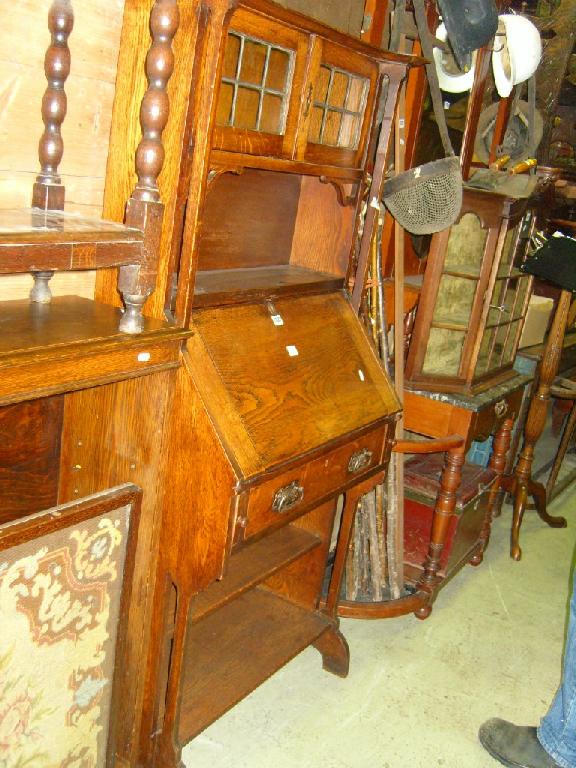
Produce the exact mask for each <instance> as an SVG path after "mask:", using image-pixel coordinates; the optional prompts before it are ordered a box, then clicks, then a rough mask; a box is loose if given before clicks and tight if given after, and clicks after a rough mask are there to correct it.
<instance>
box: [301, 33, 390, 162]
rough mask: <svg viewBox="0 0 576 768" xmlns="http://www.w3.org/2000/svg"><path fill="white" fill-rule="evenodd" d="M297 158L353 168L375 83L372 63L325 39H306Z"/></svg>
mask: <svg viewBox="0 0 576 768" xmlns="http://www.w3.org/2000/svg"><path fill="white" fill-rule="evenodd" d="M309 73H310V74H309V80H308V83H307V84H306V87H305V90H304V99H303V103H304V108H303V111H302V122H301V125H300V130H299V132H298V146H297V159H299V160H305V161H308V162H312V163H317V164H319V165H336V166H344V167H347V168H359V167H360V166H361V165H362V159H363V156H364V151H365V148H366V141H367V138H368V133H369V127H370V122H371V120H370V118H371V116H372V110H373V107H374V99H375V94H376V90H377V84H378V66H377V65H376V64H375V62H373V61H371V60H370V59H368V58H366V57H365V56H362V55H361V54H358V53H356V52H354V51H351V50H349V49H347V48H343V47H342V46H339V45H337V44H335V43H332V42H329V41H328V40H320V39H318V38H316V39H313V40H312V48H311V63H310V68H309Z"/></svg>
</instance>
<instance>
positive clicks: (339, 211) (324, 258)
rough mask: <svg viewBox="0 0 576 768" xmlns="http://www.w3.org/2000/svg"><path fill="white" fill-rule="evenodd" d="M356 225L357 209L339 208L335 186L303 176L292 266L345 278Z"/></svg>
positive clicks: (350, 207)
mask: <svg viewBox="0 0 576 768" xmlns="http://www.w3.org/2000/svg"><path fill="white" fill-rule="evenodd" d="M320 213H321V215H320ZM353 225H354V206H349V205H347V206H342V205H340V203H339V202H338V195H337V192H336V190H335V188H334V187H333V186H332V184H328V183H326V184H324V183H322V182H321V181H320V180H319V179H317V178H315V177H312V176H304V177H303V178H302V186H301V191H300V201H299V205H298V216H297V218H296V226H295V228H294V238H293V241H292V253H291V255H290V263H291V264H297V265H298V266H301V267H307V268H308V269H315V270H318V271H319V272H330V273H333V274H335V275H345V274H346V270H347V269H348V255H349V251H350V242H351V239H352V228H353Z"/></svg>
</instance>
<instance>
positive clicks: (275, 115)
mask: <svg viewBox="0 0 576 768" xmlns="http://www.w3.org/2000/svg"><path fill="white" fill-rule="evenodd" d="M281 119H282V99H281V98H280V97H279V96H272V94H270V93H265V94H264V98H263V100H262V114H261V115H260V130H262V131H265V132H266V133H279V130H280V121H281Z"/></svg>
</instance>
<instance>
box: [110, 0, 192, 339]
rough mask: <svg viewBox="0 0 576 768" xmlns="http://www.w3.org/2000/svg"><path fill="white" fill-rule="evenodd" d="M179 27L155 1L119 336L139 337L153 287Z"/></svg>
mask: <svg viewBox="0 0 576 768" xmlns="http://www.w3.org/2000/svg"><path fill="white" fill-rule="evenodd" d="M178 23H179V14H178V4H177V1H176V0H156V2H155V3H154V6H153V8H152V11H151V14H150V32H151V35H152V45H151V47H150V50H149V51H148V55H147V57H146V78H147V80H148V89H147V90H146V93H145V94H144V98H143V99H142V104H141V107H140V125H141V127H142V139H141V141H140V144H139V145H138V149H137V150H136V174H137V176H138V181H137V183H136V187H135V188H134V191H133V193H132V196H131V197H130V199H129V201H128V204H127V206H126V217H125V222H126V224H127V225H128V226H130V227H136V228H137V229H140V230H141V231H143V232H144V254H143V261H142V263H141V264H137V265H129V266H125V267H121V268H120V274H119V278H118V289H119V291H120V292H121V293H122V296H123V298H124V303H125V305H126V310H125V312H124V317H123V318H122V320H121V322H120V330H121V331H123V332H124V333H140V331H142V329H143V327H144V318H143V316H142V308H143V305H144V302H145V301H146V299H147V297H148V296H149V295H150V294H151V293H152V291H153V290H154V288H155V284H156V273H157V268H158V253H159V249H160V236H161V231H162V217H163V214H164V205H163V204H162V203H161V202H160V192H159V189H158V175H159V174H160V171H161V170H162V165H163V163H164V147H163V145H162V132H163V130H164V128H165V126H166V123H167V121H168V112H169V103H168V94H167V92H166V86H167V84H168V81H169V79H170V76H171V74H172V71H173V69H174V54H173V52H172V40H173V38H174V35H175V34H176V30H177V29H178Z"/></svg>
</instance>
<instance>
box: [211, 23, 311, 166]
mask: <svg viewBox="0 0 576 768" xmlns="http://www.w3.org/2000/svg"><path fill="white" fill-rule="evenodd" d="M307 50H308V37H307V36H306V35H305V34H303V33H301V32H299V31H298V30H295V29H294V28H292V27H287V26H284V25H282V24H278V23H277V22H275V21H273V20H271V19H266V20H265V21H263V19H262V17H258V16H256V15H253V14H250V13H249V12H247V11H245V10H243V9H240V10H238V11H237V12H236V13H235V14H234V16H233V17H232V21H231V23H230V28H229V30H228V33H227V35H226V39H225V42H224V50H223V54H222V69H221V78H220V85H219V94H218V102H217V107H216V118H215V127H214V133H213V148H214V149H220V150H226V151H229V152H236V153H246V154H252V155H264V156H266V155H268V156H273V157H281V158H288V159H289V158H291V157H292V155H293V152H294V144H295V140H296V129H297V123H298V113H299V104H300V95H301V92H302V85H303V80H304V74H305V69H306V59H307Z"/></svg>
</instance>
